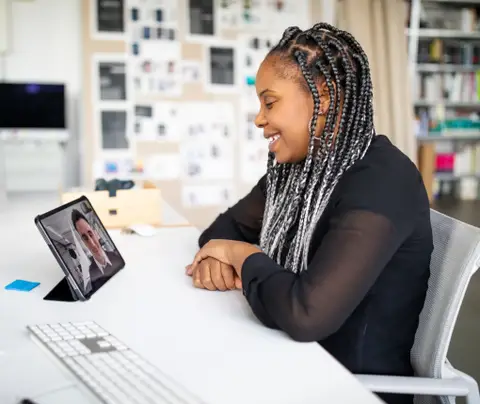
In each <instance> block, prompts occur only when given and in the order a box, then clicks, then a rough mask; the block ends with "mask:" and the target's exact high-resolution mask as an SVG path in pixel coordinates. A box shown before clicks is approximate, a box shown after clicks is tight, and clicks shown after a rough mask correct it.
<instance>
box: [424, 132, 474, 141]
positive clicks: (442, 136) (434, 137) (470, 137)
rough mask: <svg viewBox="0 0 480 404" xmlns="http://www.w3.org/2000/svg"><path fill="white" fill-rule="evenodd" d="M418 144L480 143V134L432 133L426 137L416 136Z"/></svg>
mask: <svg viewBox="0 0 480 404" xmlns="http://www.w3.org/2000/svg"><path fill="white" fill-rule="evenodd" d="M416 139H417V141H419V142H442V141H443V142H445V141H458V142H478V141H480V133H478V132H473V133H472V132H467V131H465V133H453V134H452V133H448V132H443V133H434V134H431V135H427V136H417V137H416Z"/></svg>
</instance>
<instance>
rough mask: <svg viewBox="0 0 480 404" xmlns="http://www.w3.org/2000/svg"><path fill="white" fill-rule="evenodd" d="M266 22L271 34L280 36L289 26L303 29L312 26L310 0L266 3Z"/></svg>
mask: <svg viewBox="0 0 480 404" xmlns="http://www.w3.org/2000/svg"><path fill="white" fill-rule="evenodd" d="M263 7H264V16H265V20H264V22H265V23H266V24H267V26H268V27H269V30H268V32H269V34H272V35H276V36H278V39H277V40H280V37H281V35H282V33H283V32H284V31H285V29H286V28H287V27H289V26H297V27H299V28H300V29H302V30H306V29H308V28H310V24H311V22H310V2H309V1H308V0H301V1H299V0H274V1H267V2H265V3H264V6H263Z"/></svg>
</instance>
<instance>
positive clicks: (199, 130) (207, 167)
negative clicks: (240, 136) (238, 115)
mask: <svg viewBox="0 0 480 404" xmlns="http://www.w3.org/2000/svg"><path fill="white" fill-rule="evenodd" d="M182 116H184V117H185V118H184V119H183V120H182V121H183V122H185V126H184V127H183V132H184V133H183V138H182V145H181V154H182V160H183V163H182V167H183V176H184V177H185V178H187V179H189V180H207V179H231V178H233V175H234V147H235V141H234V140H235V133H234V131H235V126H234V125H235V113H234V109H233V105H232V104H230V103H228V102H190V103H185V104H184V105H182Z"/></svg>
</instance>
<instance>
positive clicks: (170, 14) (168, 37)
mask: <svg viewBox="0 0 480 404" xmlns="http://www.w3.org/2000/svg"><path fill="white" fill-rule="evenodd" d="M128 11H129V13H128V32H129V36H130V44H131V47H132V49H131V53H133V54H134V55H136V54H137V53H138V52H139V51H141V48H142V46H143V45H145V44H147V43H158V42H159V41H178V39H179V38H178V9H177V2H176V1H160V2H159V1H158V0H141V1H140V0H130V1H129V10H128Z"/></svg>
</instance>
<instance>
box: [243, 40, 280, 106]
mask: <svg viewBox="0 0 480 404" xmlns="http://www.w3.org/2000/svg"><path fill="white" fill-rule="evenodd" d="M277 40H278V39H277V38H276V37H275V36H273V35H266V34H244V35H240V36H239V41H240V43H241V46H240V49H241V51H240V57H239V59H240V66H241V82H242V96H243V97H244V99H245V103H246V104H247V105H248V104H251V103H252V102H254V100H253V99H255V100H256V99H257V95H256V90H255V80H256V75H257V71H258V69H259V67H260V64H261V63H262V62H263V60H264V59H265V56H266V55H267V53H268V52H269V51H270V50H271V49H272V47H273V46H275V45H276V43H277V42H276V41H277ZM257 101H258V100H257Z"/></svg>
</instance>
